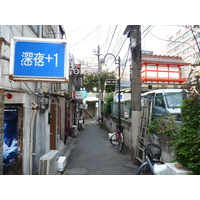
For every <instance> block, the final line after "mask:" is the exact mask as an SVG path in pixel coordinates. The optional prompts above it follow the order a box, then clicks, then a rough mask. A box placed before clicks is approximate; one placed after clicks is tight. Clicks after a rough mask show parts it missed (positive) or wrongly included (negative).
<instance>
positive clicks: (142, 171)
mask: <svg viewBox="0 0 200 200" xmlns="http://www.w3.org/2000/svg"><path fill="white" fill-rule="evenodd" d="M139 142H140V144H141V145H142V147H143V148H144V149H145V155H146V161H145V162H144V163H142V164H141V165H140V167H139V168H138V170H137V172H136V175H156V173H155V169H154V165H155V164H158V165H162V164H164V163H163V162H162V161H161V160H160V157H161V154H162V149H161V148H160V146H159V145H157V144H154V143H151V144H148V145H147V146H145V145H144V143H143V142H141V141H139Z"/></svg>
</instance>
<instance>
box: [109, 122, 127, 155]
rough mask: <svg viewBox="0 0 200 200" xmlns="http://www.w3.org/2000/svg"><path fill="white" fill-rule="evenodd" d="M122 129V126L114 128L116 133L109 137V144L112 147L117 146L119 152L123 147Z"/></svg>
mask: <svg viewBox="0 0 200 200" xmlns="http://www.w3.org/2000/svg"><path fill="white" fill-rule="evenodd" d="M123 130H124V127H123V126H122V125H117V126H116V132H115V133H114V134H113V135H112V136H111V137H110V143H111V144H112V145H113V146H119V147H118V148H119V151H120V152H123V147H124V144H123V142H124V135H123Z"/></svg>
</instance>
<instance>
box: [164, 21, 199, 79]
mask: <svg viewBox="0 0 200 200" xmlns="http://www.w3.org/2000/svg"><path fill="white" fill-rule="evenodd" d="M168 40H169V41H168V42H166V43H165V44H164V45H163V46H162V48H161V54H162V55H168V56H178V57H182V59H183V60H184V62H186V63H190V64H197V63H198V62H199V61H200V51H199V50H200V28H199V26H197V27H194V26H192V25H185V26H180V28H179V27H177V32H176V33H175V34H174V35H172V36H170V37H169V38H168ZM195 70H196V71H199V68H198V67H196V69H195ZM190 71H191V66H185V67H183V68H182V71H181V73H182V75H183V76H187V75H188V74H189V73H190Z"/></svg>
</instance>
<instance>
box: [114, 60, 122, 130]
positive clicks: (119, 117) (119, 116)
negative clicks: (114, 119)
mask: <svg viewBox="0 0 200 200" xmlns="http://www.w3.org/2000/svg"><path fill="white" fill-rule="evenodd" d="M115 62H116V61H115ZM120 62H121V61H120V57H118V90H119V93H118V126H119V127H121V107H120V106H121V105H120V104H121V102H120V93H121V88H120Z"/></svg>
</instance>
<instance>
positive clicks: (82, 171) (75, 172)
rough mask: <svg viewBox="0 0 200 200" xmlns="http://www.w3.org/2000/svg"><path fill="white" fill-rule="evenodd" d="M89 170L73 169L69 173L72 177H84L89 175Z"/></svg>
mask: <svg viewBox="0 0 200 200" xmlns="http://www.w3.org/2000/svg"><path fill="white" fill-rule="evenodd" d="M87 172H88V170H87V169H85V168H72V169H70V170H69V171H68V173H69V174H70V175H84V174H87Z"/></svg>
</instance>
